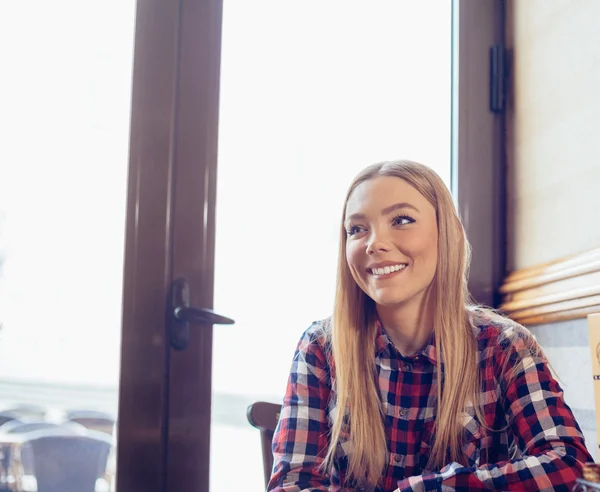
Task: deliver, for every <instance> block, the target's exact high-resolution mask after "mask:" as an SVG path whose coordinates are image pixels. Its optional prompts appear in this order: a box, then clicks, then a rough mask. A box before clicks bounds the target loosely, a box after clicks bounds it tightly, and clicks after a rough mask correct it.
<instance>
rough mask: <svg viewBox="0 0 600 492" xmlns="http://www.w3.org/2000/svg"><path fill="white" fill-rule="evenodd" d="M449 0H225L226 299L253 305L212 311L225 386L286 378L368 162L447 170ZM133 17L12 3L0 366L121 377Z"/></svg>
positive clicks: (8, 14)
mask: <svg viewBox="0 0 600 492" xmlns="http://www.w3.org/2000/svg"><path fill="white" fill-rule="evenodd" d="M450 4H451V2H450V1H449V0H427V1H424V0H419V1H412V0H387V1H384V0H377V1H370V2H356V1H355V2H348V1H344V2H342V1H339V0H336V1H330V2H323V1H322V0H321V1H319V2H317V1H315V0H302V1H293V2H291V1H288V2H282V1H281V0H269V1H267V0H258V1H254V0H253V1H248V0H226V1H225V11H224V29H223V61H222V71H223V72H222V89H221V96H222V103H221V128H220V151H219V159H220V161H219V166H220V167H219V190H218V194H219V202H218V224H217V232H218V236H217V264H216V275H215V278H216V285H215V309H217V310H218V311H219V312H222V314H225V315H227V316H230V317H233V318H234V319H235V320H236V321H237V323H236V325H235V326H233V327H226V326H223V327H216V328H215V353H214V357H215V364H214V385H215V390H216V391H223V392H229V393H241V394H247V393H252V394H257V393H258V394H261V393H262V394H268V395H279V394H280V393H281V392H282V391H283V389H284V384H285V380H286V378H287V372H288V370H289V365H290V362H291V357H292V354H293V350H294V348H295V344H296V342H297V340H298V338H299V336H300V334H301V333H302V331H303V330H304V329H305V328H307V327H308V325H309V324H310V322H311V321H312V320H315V319H319V318H322V317H325V316H328V315H329V314H330V311H331V303H332V296H333V287H334V280H335V265H336V254H337V239H338V238H337V230H338V219H339V215H340V212H341V206H342V199H343V195H344V192H345V189H346V187H347V186H348V184H349V182H350V181H351V179H352V178H353V176H354V175H355V174H356V173H357V172H358V171H359V170H360V169H362V168H363V167H364V166H366V165H368V164H371V163H373V162H376V161H379V160H384V159H394V158H401V157H406V158H410V159H414V160H418V161H421V162H423V163H425V164H429V165H431V166H433V167H434V168H436V169H437V170H438V171H439V172H440V174H441V175H442V177H443V178H444V179H445V180H446V182H449V177H450V95H451V93H450V49H451V46H450ZM34 9H35V10H36V11H37V12H38V15H35V16H34V15H31V12H32V11H33V10H34ZM133 19H134V12H133V1H132V0H127V1H124V0H104V1H103V2H88V1H82V0H59V1H54V2H48V1H47V0H34V1H33V3H32V2H1V3H0V59H2V60H3V66H4V67H10V70H3V74H4V75H3V77H2V79H1V80H0V108H2V110H1V111H0V141H1V145H0V248H1V249H3V250H4V252H5V255H6V257H7V263H6V265H5V266H4V269H3V272H2V276H1V277H0V322H2V323H3V324H4V328H3V329H2V330H1V331H0V379H4V380H15V379H25V380H33V381H37V382H42V381H55V382H63V383H85V384H94V385H95V384H109V385H116V384H117V382H118V374H119V349H120V343H119V342H120V340H119V333H120V315H121V306H120V302H121V277H122V251H123V232H124V217H125V192H126V169H127V154H128V148H127V146H128V127H129V101H130V78H131V56H132V46H133Z"/></svg>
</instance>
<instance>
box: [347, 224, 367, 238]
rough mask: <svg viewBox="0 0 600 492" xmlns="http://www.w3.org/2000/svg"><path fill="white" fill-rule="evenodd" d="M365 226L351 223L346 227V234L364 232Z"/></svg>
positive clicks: (351, 234)
mask: <svg viewBox="0 0 600 492" xmlns="http://www.w3.org/2000/svg"><path fill="white" fill-rule="evenodd" d="M362 231H363V228H362V227H361V226H356V225H351V226H348V227H347V228H346V234H347V235H348V236H354V234H358V233H359V232H362Z"/></svg>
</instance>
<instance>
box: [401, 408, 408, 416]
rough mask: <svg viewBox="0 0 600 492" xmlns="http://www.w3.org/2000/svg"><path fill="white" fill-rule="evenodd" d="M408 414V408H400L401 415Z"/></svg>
mask: <svg viewBox="0 0 600 492" xmlns="http://www.w3.org/2000/svg"><path fill="white" fill-rule="evenodd" d="M407 415H408V408H401V409H400V417H406V416H407Z"/></svg>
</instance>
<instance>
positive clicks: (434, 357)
mask: <svg viewBox="0 0 600 492" xmlns="http://www.w3.org/2000/svg"><path fill="white" fill-rule="evenodd" d="M375 322H376V324H377V335H376V339H375V355H380V354H381V353H382V352H383V351H385V350H386V349H388V350H390V351H391V350H392V349H393V350H395V351H396V352H398V349H396V347H395V346H394V344H393V342H392V341H391V340H390V338H389V337H388V335H387V333H386V332H385V329H384V328H383V325H382V324H381V321H379V319H377V320H376V321H375ZM440 355H441V354H440ZM419 356H422V357H424V358H425V359H426V360H428V361H429V362H430V363H431V364H433V365H434V366H437V363H438V360H441V363H442V370H444V360H443V356H442V357H439V358H438V350H437V343H436V340H435V336H434V334H433V333H432V334H431V337H429V341H428V342H427V345H425V347H424V348H423V349H422V350H420V351H419V352H417V353H416V354H413V355H411V356H409V357H403V358H404V359H415V358H417V357H419Z"/></svg>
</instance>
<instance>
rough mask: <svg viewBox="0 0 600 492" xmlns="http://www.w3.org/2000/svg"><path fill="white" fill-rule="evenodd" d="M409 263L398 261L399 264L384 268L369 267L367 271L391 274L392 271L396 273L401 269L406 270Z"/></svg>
mask: <svg viewBox="0 0 600 492" xmlns="http://www.w3.org/2000/svg"><path fill="white" fill-rule="evenodd" d="M407 266H408V265H407V264H406V263H398V264H397V265H390V266H386V267H383V268H367V272H369V273H370V274H371V275H377V276H382V275H389V274H390V273H395V272H398V271H400V270H404V269H405V268H406V267H407Z"/></svg>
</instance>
